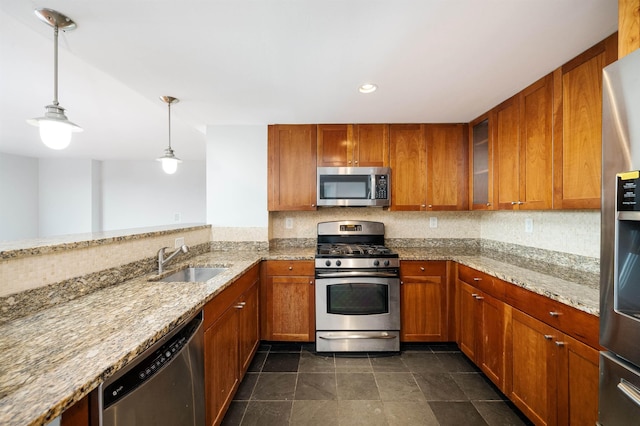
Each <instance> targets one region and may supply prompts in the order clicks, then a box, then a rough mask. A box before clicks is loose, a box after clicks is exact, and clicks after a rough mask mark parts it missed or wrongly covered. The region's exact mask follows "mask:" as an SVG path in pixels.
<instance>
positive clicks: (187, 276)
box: [159, 267, 228, 283]
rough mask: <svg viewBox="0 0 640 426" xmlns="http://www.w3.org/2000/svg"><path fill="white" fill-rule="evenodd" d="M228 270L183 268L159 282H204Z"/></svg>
mask: <svg viewBox="0 0 640 426" xmlns="http://www.w3.org/2000/svg"><path fill="white" fill-rule="evenodd" d="M227 269H228V268H207V267H199V268H185V269H183V270H181V271H178V272H174V273H173V274H171V275H169V276H166V277H164V278H161V279H160V280H159V281H163V282H170V283H172V282H206V281H209V280H210V279H211V278H213V277H215V276H216V275H218V274H221V273H223V272H224V271H226V270H227Z"/></svg>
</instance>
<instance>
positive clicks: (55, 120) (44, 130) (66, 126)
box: [27, 9, 82, 149]
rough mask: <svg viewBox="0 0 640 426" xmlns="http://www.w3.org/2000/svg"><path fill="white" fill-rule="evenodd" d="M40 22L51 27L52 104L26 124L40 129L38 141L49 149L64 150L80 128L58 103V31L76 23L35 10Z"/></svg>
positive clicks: (69, 28) (45, 10)
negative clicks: (42, 114)
mask: <svg viewBox="0 0 640 426" xmlns="http://www.w3.org/2000/svg"><path fill="white" fill-rule="evenodd" d="M35 14H36V16H37V17H38V18H40V20H41V21H43V22H44V23H46V24H47V25H49V26H51V27H53V36H54V37H53V38H54V44H53V103H52V104H51V105H47V106H46V107H45V113H44V117H38V118H32V119H30V120H27V123H29V124H31V125H33V126H36V127H39V128H40V139H42V142H43V143H44V144H45V145H46V146H47V147H49V148H51V149H64V148H66V147H67V146H69V143H70V142H71V133H73V132H81V131H82V127H80V126H78V125H77V124H74V123H72V122H70V121H69V119H68V118H67V116H66V115H65V113H64V108H62V107H61V106H60V104H59V103H58V29H59V28H62V30H63V31H71V30H73V29H75V28H76V23H75V22H74V21H72V20H71V19H70V18H68V17H67V16H65V15H63V14H62V13H60V12H56V11H55V10H51V9H37V10H35Z"/></svg>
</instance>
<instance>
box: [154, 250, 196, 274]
mask: <svg viewBox="0 0 640 426" xmlns="http://www.w3.org/2000/svg"><path fill="white" fill-rule="evenodd" d="M168 248H169V247H162V248H161V249H160V250H158V275H160V274H161V273H162V272H164V265H166V264H167V263H169V262H170V261H171V259H173V258H174V257H176V256H177V255H179V254H180V253H186V252H188V251H189V247H187V246H186V245H184V244H183V245H182V247H180V248H179V249H177V250H176V251H174V252H173V253H171V254H170V255H169V257H167V258H166V259H165V258H164V251H165V250H166V249H168Z"/></svg>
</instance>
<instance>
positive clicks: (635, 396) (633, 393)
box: [617, 379, 640, 406]
mask: <svg viewBox="0 0 640 426" xmlns="http://www.w3.org/2000/svg"><path fill="white" fill-rule="evenodd" d="M617 388H618V390H619V391H620V392H622V393H623V394H624V396H626V397H627V398H629V399H630V400H631V401H632V402H633V403H634V404H636V405H638V406H640V389H638V387H636V386H635V385H633V384H631V382H629V381H628V380H625V379H620V383H618V386H617Z"/></svg>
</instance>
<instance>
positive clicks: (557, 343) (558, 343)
mask: <svg viewBox="0 0 640 426" xmlns="http://www.w3.org/2000/svg"><path fill="white" fill-rule="evenodd" d="M564 345H565V342H560V341H558V342H556V346H559V347H562V346H564Z"/></svg>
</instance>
